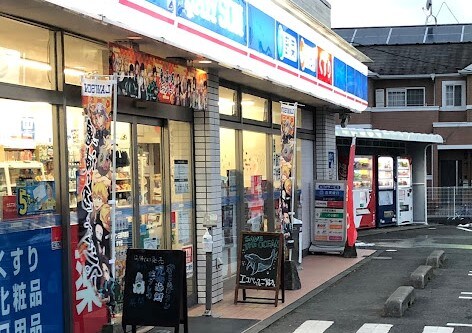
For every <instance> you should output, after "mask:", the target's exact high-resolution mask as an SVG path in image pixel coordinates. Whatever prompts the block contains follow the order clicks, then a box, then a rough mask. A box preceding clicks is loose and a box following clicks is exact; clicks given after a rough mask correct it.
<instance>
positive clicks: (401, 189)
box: [397, 157, 413, 225]
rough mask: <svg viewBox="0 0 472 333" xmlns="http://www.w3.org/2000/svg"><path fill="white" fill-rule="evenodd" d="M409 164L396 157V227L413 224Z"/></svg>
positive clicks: (403, 158)
mask: <svg viewBox="0 0 472 333" xmlns="http://www.w3.org/2000/svg"><path fill="white" fill-rule="evenodd" d="M411 171H412V170H411V162H410V159H409V158H408V157H397V225H402V224H407V223H412V222H413V187H412V174H411Z"/></svg>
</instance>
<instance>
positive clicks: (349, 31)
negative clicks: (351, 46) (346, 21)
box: [333, 29, 356, 43]
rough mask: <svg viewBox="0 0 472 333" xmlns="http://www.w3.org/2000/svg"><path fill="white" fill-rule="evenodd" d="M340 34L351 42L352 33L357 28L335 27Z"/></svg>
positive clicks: (335, 30)
mask: <svg viewBox="0 0 472 333" xmlns="http://www.w3.org/2000/svg"><path fill="white" fill-rule="evenodd" d="M333 30H334V32H336V33H337V34H338V35H339V36H341V37H342V38H343V39H344V40H346V41H347V42H349V43H350V42H351V40H352V35H353V34H354V31H355V30H356V29H333Z"/></svg>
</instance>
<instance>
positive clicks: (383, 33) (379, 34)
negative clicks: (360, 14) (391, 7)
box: [353, 27, 390, 45]
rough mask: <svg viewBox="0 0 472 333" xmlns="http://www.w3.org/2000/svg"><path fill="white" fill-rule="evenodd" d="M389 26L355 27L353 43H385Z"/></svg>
mask: <svg viewBox="0 0 472 333" xmlns="http://www.w3.org/2000/svg"><path fill="white" fill-rule="evenodd" d="M389 32H390V28H388V27H382V28H363V29H357V32H356V36H355V37H354V41H353V43H355V44H356V43H357V44H361V45H384V44H386V43H387V38H388V34H389Z"/></svg>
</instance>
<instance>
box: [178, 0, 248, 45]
mask: <svg viewBox="0 0 472 333" xmlns="http://www.w3.org/2000/svg"><path fill="white" fill-rule="evenodd" d="M246 8H247V6H246V1H244V0H214V1H207V0H177V16H179V17H182V18H185V19H187V20H189V21H192V22H194V23H195V24H198V25H199V26H201V27H204V28H207V29H208V30H211V31H213V32H215V33H217V34H219V35H221V36H224V37H227V38H229V39H231V40H233V41H235V42H237V43H240V44H242V45H244V46H246V45H247V33H246V31H247V29H246V10H247V9H246Z"/></svg>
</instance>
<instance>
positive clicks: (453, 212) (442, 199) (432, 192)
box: [426, 187, 472, 220]
mask: <svg viewBox="0 0 472 333" xmlns="http://www.w3.org/2000/svg"><path fill="white" fill-rule="evenodd" d="M426 202H427V209H428V219H448V220H451V219H452V220H456V219H458V220H463V219H472V188H469V187H428V189H427V201H426Z"/></svg>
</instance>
